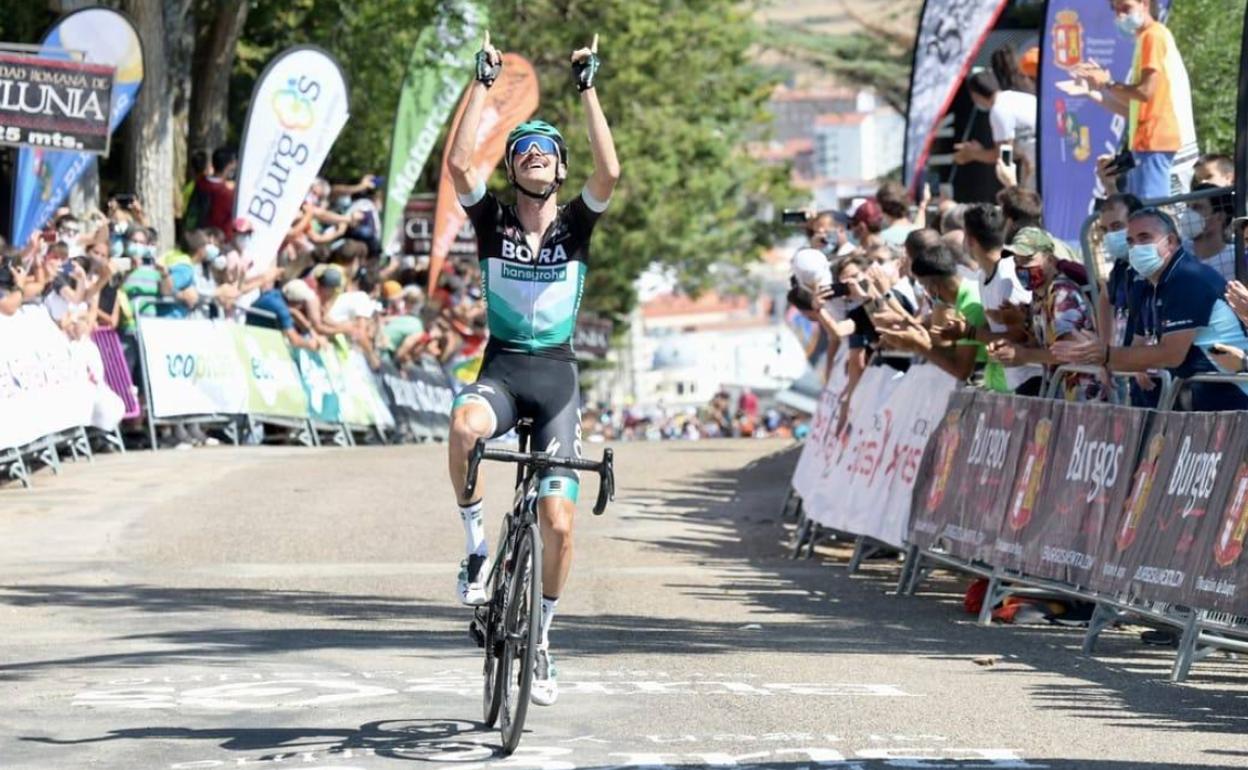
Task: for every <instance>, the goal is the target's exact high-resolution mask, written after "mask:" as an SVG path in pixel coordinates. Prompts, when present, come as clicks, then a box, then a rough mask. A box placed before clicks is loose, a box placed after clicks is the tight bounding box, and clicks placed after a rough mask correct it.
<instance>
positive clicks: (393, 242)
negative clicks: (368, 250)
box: [381, 0, 486, 253]
mask: <svg viewBox="0 0 1248 770" xmlns="http://www.w3.org/2000/svg"><path fill="white" fill-rule="evenodd" d="M485 21H486V13H485V9H484V7H483V6H482V5H481V4H480V3H478V2H476V0H451V1H450V2H443V3H439V8H438V15H437V17H436V18H435V19H434V20H433V23H432V24H431V25H429V26H428V27H426V28H425V29H424V30H423V31H422V32H421V33H420V36H419V37H417V38H416V47H415V48H413V49H412V58H411V60H410V61H409V62H408V64H407V75H406V76H405V77H404V78H403V88H402V90H400V91H399V108H398V111H397V112H396V113H395V118H394V134H393V135H392V136H391V138H390V171H389V173H388V174H387V175H386V203H385V211H384V214H383V216H382V225H381V243H382V245H383V247H384V248H385V249H386V250H387V251H388V252H391V253H397V252H398V251H399V250H400V246H401V245H402V238H401V236H402V233H401V232H400V225H401V224H402V223H403V212H404V209H405V208H406V207H407V201H408V196H409V195H410V194H411V192H412V189H413V188H415V187H416V182H417V181H418V180H419V179H420V175H421V172H422V171H424V169H425V162H426V161H427V160H428V159H429V153H430V152H431V151H432V150H433V145H434V143H435V142H437V140H438V135H439V134H440V133H441V132H442V126H443V125H444V124H445V123H446V121H447V119H448V118H449V117H450V116H451V111H452V110H453V109H455V104H456V102H458V101H459V95H460V93H461V92H462V91H463V90H464V85H465V84H466V83H467V82H468V78H469V75H470V72H471V70H472V63H473V54H474V53H476V50H477V46H478V44H479V38H480V36H481V32H482V30H483V29H484V28H485Z"/></svg>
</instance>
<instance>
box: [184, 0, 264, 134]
mask: <svg viewBox="0 0 1248 770" xmlns="http://www.w3.org/2000/svg"><path fill="white" fill-rule="evenodd" d="M213 5H214V6H215V7H216V8H217V9H218V10H217V11H216V13H215V15H214V16H213V17H212V25H211V27H209V29H208V30H207V34H204V35H201V36H200V38H199V42H198V44H197V45H196V47H195V65H194V67H195V70H194V81H195V91H194V100H193V101H192V103H191V139H190V147H191V149H192V150H205V151H207V152H212V151H213V150H215V149H216V148H218V147H221V146H222V145H224V144H225V143H226V141H227V140H228V139H229V101H230V72H232V71H233V69H234V53H235V51H236V50H237V49H238V38H239V36H240V35H241V34H242V32H243V25H244V24H245V23H246V22H247V11H248V9H249V7H250V6H251V3H250V1H249V0H221V2H219V3H214V4H213Z"/></svg>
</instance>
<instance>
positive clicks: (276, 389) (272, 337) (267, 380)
mask: <svg viewBox="0 0 1248 770" xmlns="http://www.w3.org/2000/svg"><path fill="white" fill-rule="evenodd" d="M218 329H220V330H221V331H227V330H228V333H229V334H230V336H232V337H233V338H234V345H235V348H236V350H237V353H238V357H239V359H240V360H241V361H242V362H243V367H244V368H245V370H246V372H247V378H246V382H247V404H246V409H245V411H246V412H248V413H249V414H254V415H267V416H269V417H292V418H295V419H301V420H303V419H307V417H308V396H307V392H306V391H305V389H304V384H303V379H302V378H301V377H300V376H299V368H298V367H297V366H296V365H295V361H294V359H293V358H291V357H290V347H289V345H288V344H287V342H286V338H285V337H283V336H282V333H281V332H279V331H277V330H276V329H265V328H261V327H259V326H246V325H243V324H236V323H229V322H221V324H220V326H219V327H218Z"/></svg>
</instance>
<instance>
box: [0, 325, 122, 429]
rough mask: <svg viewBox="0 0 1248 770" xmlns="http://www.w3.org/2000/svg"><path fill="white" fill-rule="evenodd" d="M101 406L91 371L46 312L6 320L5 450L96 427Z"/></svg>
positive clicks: (1, 388) (0, 391) (0, 333)
mask: <svg viewBox="0 0 1248 770" xmlns="http://www.w3.org/2000/svg"><path fill="white" fill-rule="evenodd" d="M85 344H87V345H90V344H91V343H90V342H86V343H85ZM95 400H96V383H95V382H93V381H92V378H91V374H90V370H89V369H88V367H87V366H86V365H84V362H83V360H82V357H81V356H79V355H76V354H75V351H74V350H73V349H72V346H71V343H70V342H69V340H68V339H67V338H66V337H65V334H64V332H62V331H61V330H60V329H59V328H58V327H57V325H56V324H55V323H53V322H52V318H51V317H50V316H49V315H48V313H47V311H46V310H44V309H43V307H42V306H39V305H36V306H27V307H25V308H23V309H22V310H21V311H19V312H18V313H17V314H16V315H12V316H3V315H0V449H11V448H13V447H20V446H24V445H25V444H29V443H30V442H32V441H35V440H36V439H39V438H42V437H44V436H47V435H49V434H51V433H59V432H60V431H63V430H68V429H70V428H76V427H78V426H81V425H90V424H91V417H92V413H93V411H94V407H95ZM117 416H118V417H120V414H118V415H117ZM115 425H116V423H115V422H114V426H115Z"/></svg>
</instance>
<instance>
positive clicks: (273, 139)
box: [234, 46, 349, 275]
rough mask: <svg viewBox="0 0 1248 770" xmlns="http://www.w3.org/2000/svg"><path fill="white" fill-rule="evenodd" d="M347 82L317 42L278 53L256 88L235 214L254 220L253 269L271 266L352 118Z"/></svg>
mask: <svg viewBox="0 0 1248 770" xmlns="http://www.w3.org/2000/svg"><path fill="white" fill-rule="evenodd" d="M348 115H349V104H348V97H347V82H346V78H345V76H344V75H343V73H342V69H341V68H340V67H339V66H338V62H337V61H336V60H335V59H334V57H332V56H330V55H329V54H328V53H326V52H325V51H323V50H321V49H319V48H316V47H314V46H295V47H293V48H287V49H286V50H285V51H283V52H282V53H280V54H278V55H277V58H275V59H274V60H273V61H271V62H269V65H268V66H267V67H266V68H265V69H264V72H262V73H261V74H260V77H259V79H257V81H256V87H255V90H253V91H252V94H251V107H250V109H249V110H248V113H247V124H246V128H245V129H244V131H243V142H242V152H241V154H240V158H239V164H238V188H237V191H236V194H235V198H234V215H235V216H236V217H243V218H246V219H247V220H249V221H250V222H251V225H252V228H253V233H252V237H251V242H250V244H248V246H247V251H246V253H245V254H244V255H243V258H244V260H246V261H247V262H248V265H249V266H248V273H249V274H251V275H254V274H256V273H260V272H263V271H265V270H267V269H269V267H270V266H272V265H273V263H274V261H275V260H276V258H277V250H278V248H279V247H280V246H281V244H282V240H283V239H285V237H286V234H287V232H288V231H289V230H290V223H291V221H292V220H294V218H295V216H296V215H297V214H298V213H299V207H300V205H301V204H302V203H303V201H304V199H305V198H306V197H307V194H308V188H310V187H311V186H312V182H313V180H315V179H316V175H317V173H318V172H319V171H320V169H321V166H322V165H323V164H324V163H325V158H326V157H327V156H328V155H329V150H330V148H331V147H333V146H334V142H335V141H336V140H337V139H338V134H339V133H341V132H342V128H343V126H345V125H346V124H347V118H348Z"/></svg>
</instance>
